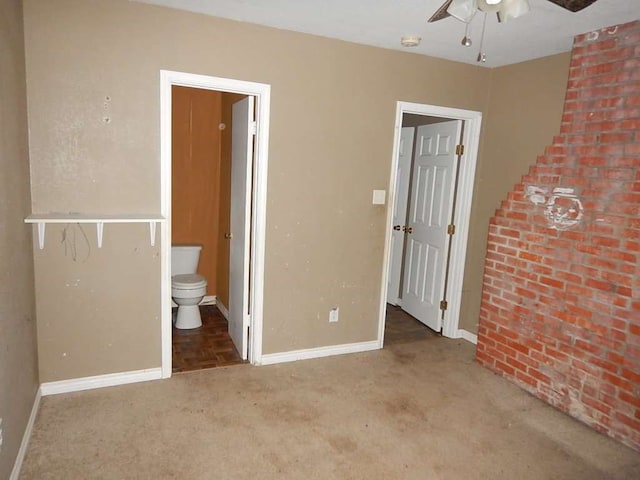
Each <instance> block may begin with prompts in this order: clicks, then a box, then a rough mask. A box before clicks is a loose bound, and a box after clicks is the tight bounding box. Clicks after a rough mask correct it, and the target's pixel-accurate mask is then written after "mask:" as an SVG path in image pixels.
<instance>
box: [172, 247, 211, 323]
mask: <svg viewBox="0 0 640 480" xmlns="http://www.w3.org/2000/svg"><path fill="white" fill-rule="evenodd" d="M200 250H202V247H200V246H199V245H180V246H178V245H176V246H172V247H171V273H172V276H171V297H172V299H173V301H174V302H175V303H176V304H177V305H178V311H177V313H176V316H175V321H174V325H175V327H176V328H179V329H190V328H198V327H201V326H202V319H201V317H200V308H199V306H198V304H199V303H200V302H201V301H202V299H203V297H204V296H205V295H206V293H207V279H206V278H204V277H203V276H202V275H198V274H197V273H196V270H197V268H198V260H199V257H200Z"/></svg>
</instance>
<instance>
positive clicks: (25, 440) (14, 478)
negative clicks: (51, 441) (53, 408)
mask: <svg viewBox="0 0 640 480" xmlns="http://www.w3.org/2000/svg"><path fill="white" fill-rule="evenodd" d="M40 398H42V391H41V389H40V388H38V391H37V392H36V396H35V398H34V399H33V407H31V415H29V421H28V422H27V426H26V428H25V429H24V434H23V435H22V442H21V443H20V448H19V449H18V455H17V456H16V461H15V462H14V464H13V470H12V471H11V475H10V476H9V480H18V477H19V476H20V470H22V462H24V456H25V455H26V454H27V447H28V446H29V440H30V439H31V432H32V431H33V424H34V423H35V421H36V416H37V415H38V409H39V408H40Z"/></svg>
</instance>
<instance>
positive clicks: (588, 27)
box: [137, 0, 640, 67]
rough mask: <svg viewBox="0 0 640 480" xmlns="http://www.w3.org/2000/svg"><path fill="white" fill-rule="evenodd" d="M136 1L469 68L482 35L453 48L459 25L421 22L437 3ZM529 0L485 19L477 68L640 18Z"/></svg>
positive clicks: (607, 8)
mask: <svg viewBox="0 0 640 480" xmlns="http://www.w3.org/2000/svg"><path fill="white" fill-rule="evenodd" d="M137 1H141V2H143V3H153V4H156V5H163V6H167V7H172V8H178V9H182V10H189V11H192V12H198V13H204V14H208V15H214V16H217V17H224V18H230V19H234V20H240V21H243V22H249V23H257V24H261V25H267V26H271V27H276V28H281V29H285V30H293V31H296V32H304V33H311V34H314V35H320V36H324V37H330V38H337V39H341V40H346V41H349V42H355V43H361V44H366V45H373V46H377V47H382V48H390V49H394V50H404V51H410V52H413V53H417V54H421V55H429V56H432V57H440V58H446V59H449V60H455V61H459V62H464V63H470V64H476V57H477V55H478V46H479V45H480V33H481V30H482V15H476V17H475V18H474V20H473V21H472V23H471V37H472V40H473V45H472V46H471V47H469V48H465V47H463V46H462V45H461V44H460V40H461V39H462V37H463V35H464V23H462V22H460V21H458V20H456V19H454V18H453V17H449V18H446V19H444V20H440V21H438V22H434V23H427V19H428V18H429V17H430V16H431V15H432V14H433V12H435V10H436V9H437V8H438V7H439V6H440V5H441V4H442V3H444V0H137ZM529 3H530V5H531V11H530V12H529V13H528V14H526V15H524V16H522V17H520V18H518V19H515V20H512V21H509V22H506V23H498V21H497V19H496V16H495V14H489V16H488V18H487V29H486V36H485V41H484V48H483V50H484V51H485V52H486V54H487V61H486V63H485V64H484V66H487V67H497V66H502V65H509V64H512V63H518V62H522V61H525V60H530V59H533V58H538V57H544V56H547V55H553V54H556V53H561V52H566V51H569V50H571V43H572V40H573V37H574V36H575V35H577V34H580V33H586V32H590V31H593V30H597V29H600V28H603V27H609V26H612V25H618V24H621V23H627V22H630V21H633V20H638V19H640V0H598V1H597V2H596V3H595V4H593V5H591V6H590V7H587V8H586V9H584V10H582V11H581V12H577V13H571V12H569V11H568V10H565V9H563V8H560V7H558V6H557V5H555V4H553V3H550V2H548V1H547V0H529ZM402 35H418V36H420V37H422V43H421V45H420V46H418V47H413V48H405V47H402V46H401V45H400V37H401V36H402Z"/></svg>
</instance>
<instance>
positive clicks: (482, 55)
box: [476, 12, 487, 63]
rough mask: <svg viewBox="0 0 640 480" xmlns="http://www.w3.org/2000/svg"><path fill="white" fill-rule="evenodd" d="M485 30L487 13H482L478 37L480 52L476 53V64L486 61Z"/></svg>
mask: <svg viewBox="0 0 640 480" xmlns="http://www.w3.org/2000/svg"><path fill="white" fill-rule="evenodd" d="M486 28H487V12H485V13H484V20H482V35H481V36H480V51H479V52H478V58H476V61H477V62H481V63H484V62H486V61H487V56H486V55H485V53H484V50H483V48H484V31H485V29H486Z"/></svg>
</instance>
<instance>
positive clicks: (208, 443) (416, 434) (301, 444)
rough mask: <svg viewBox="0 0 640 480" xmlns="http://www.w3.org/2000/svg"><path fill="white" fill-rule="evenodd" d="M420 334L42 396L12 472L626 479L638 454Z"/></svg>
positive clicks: (468, 353) (466, 346)
mask: <svg viewBox="0 0 640 480" xmlns="http://www.w3.org/2000/svg"><path fill="white" fill-rule="evenodd" d="M474 351H475V349H474V346H473V345H472V344H470V343H468V342H466V341H464V340H451V339H447V338H444V337H441V336H439V335H435V334H430V335H428V336H427V337H426V338H423V339H421V340H417V341H410V342H398V343H395V344H394V343H393V342H390V343H388V344H387V346H386V347H385V348H384V349H383V350H378V351H371V352H365V353H358V354H351V355H340V356H335V357H327V358H319V359H315V360H305V361H298V362H292V363H285V364H279V365H271V366H262V367H254V366H250V365H240V366H234V367H232V368H227V367H223V368H215V369H210V370H198V371H194V372H189V373H184V374H181V375H175V376H173V377H172V378H171V379H168V380H159V381H153V382H145V383H139V384H130V385H122V386H118V387H111V388H103V389H98V390H90V391H84V392H77V393H69V394H61V395H55V396H48V397H45V398H43V399H42V403H41V407H40V412H39V414H38V417H37V419H36V422H35V427H34V431H33V435H32V438H31V442H30V445H29V448H28V451H27V455H26V458H25V463H24V465H23V469H22V474H21V476H20V478H21V479H22V480H32V479H38V480H46V479H190V480H199V479H211V478H225V479H241V478H242V479H245V478H260V479H264V480H271V479H318V480H320V479H322V480H327V479H352V480H357V479H363V480H364V479H366V480H372V479H416V480H418V479H420V480H424V479H434V480H441V479H442V480H444V479H456V480H459V479H491V480H499V479H509V480H512V479H518V480H541V479H554V480H560V479H567V480H568V479H571V480H575V479H580V480H603V479H608V480H615V479H620V480H622V479H625V480H627V479H636V478H640V453H638V452H635V451H633V450H631V449H629V448H627V447H625V446H623V445H621V444H619V443H617V442H614V441H613V440H611V439H609V438H607V437H605V436H603V435H601V434H599V433H597V432H595V431H593V430H591V429H589V428H588V427H586V426H585V425H583V424H581V423H579V422H577V421H576V420H574V419H572V418H570V417H568V416H567V415H565V414H563V413H561V412H559V411H557V410H555V409H553V408H552V407H550V406H549V405H547V404H545V403H544V402H541V401H539V400H537V399H535V398H534V397H532V396H530V395H529V394H527V393H525V392H524V391H522V390H520V389H519V388H517V387H515V386H514V385H512V384H510V383H509V382H507V381H506V380H504V379H502V378H501V377H498V376H496V375H494V374H493V373H491V372H489V371H488V370H485V369H483V368H482V367H480V366H479V365H478V364H477V363H475V361H474Z"/></svg>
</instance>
